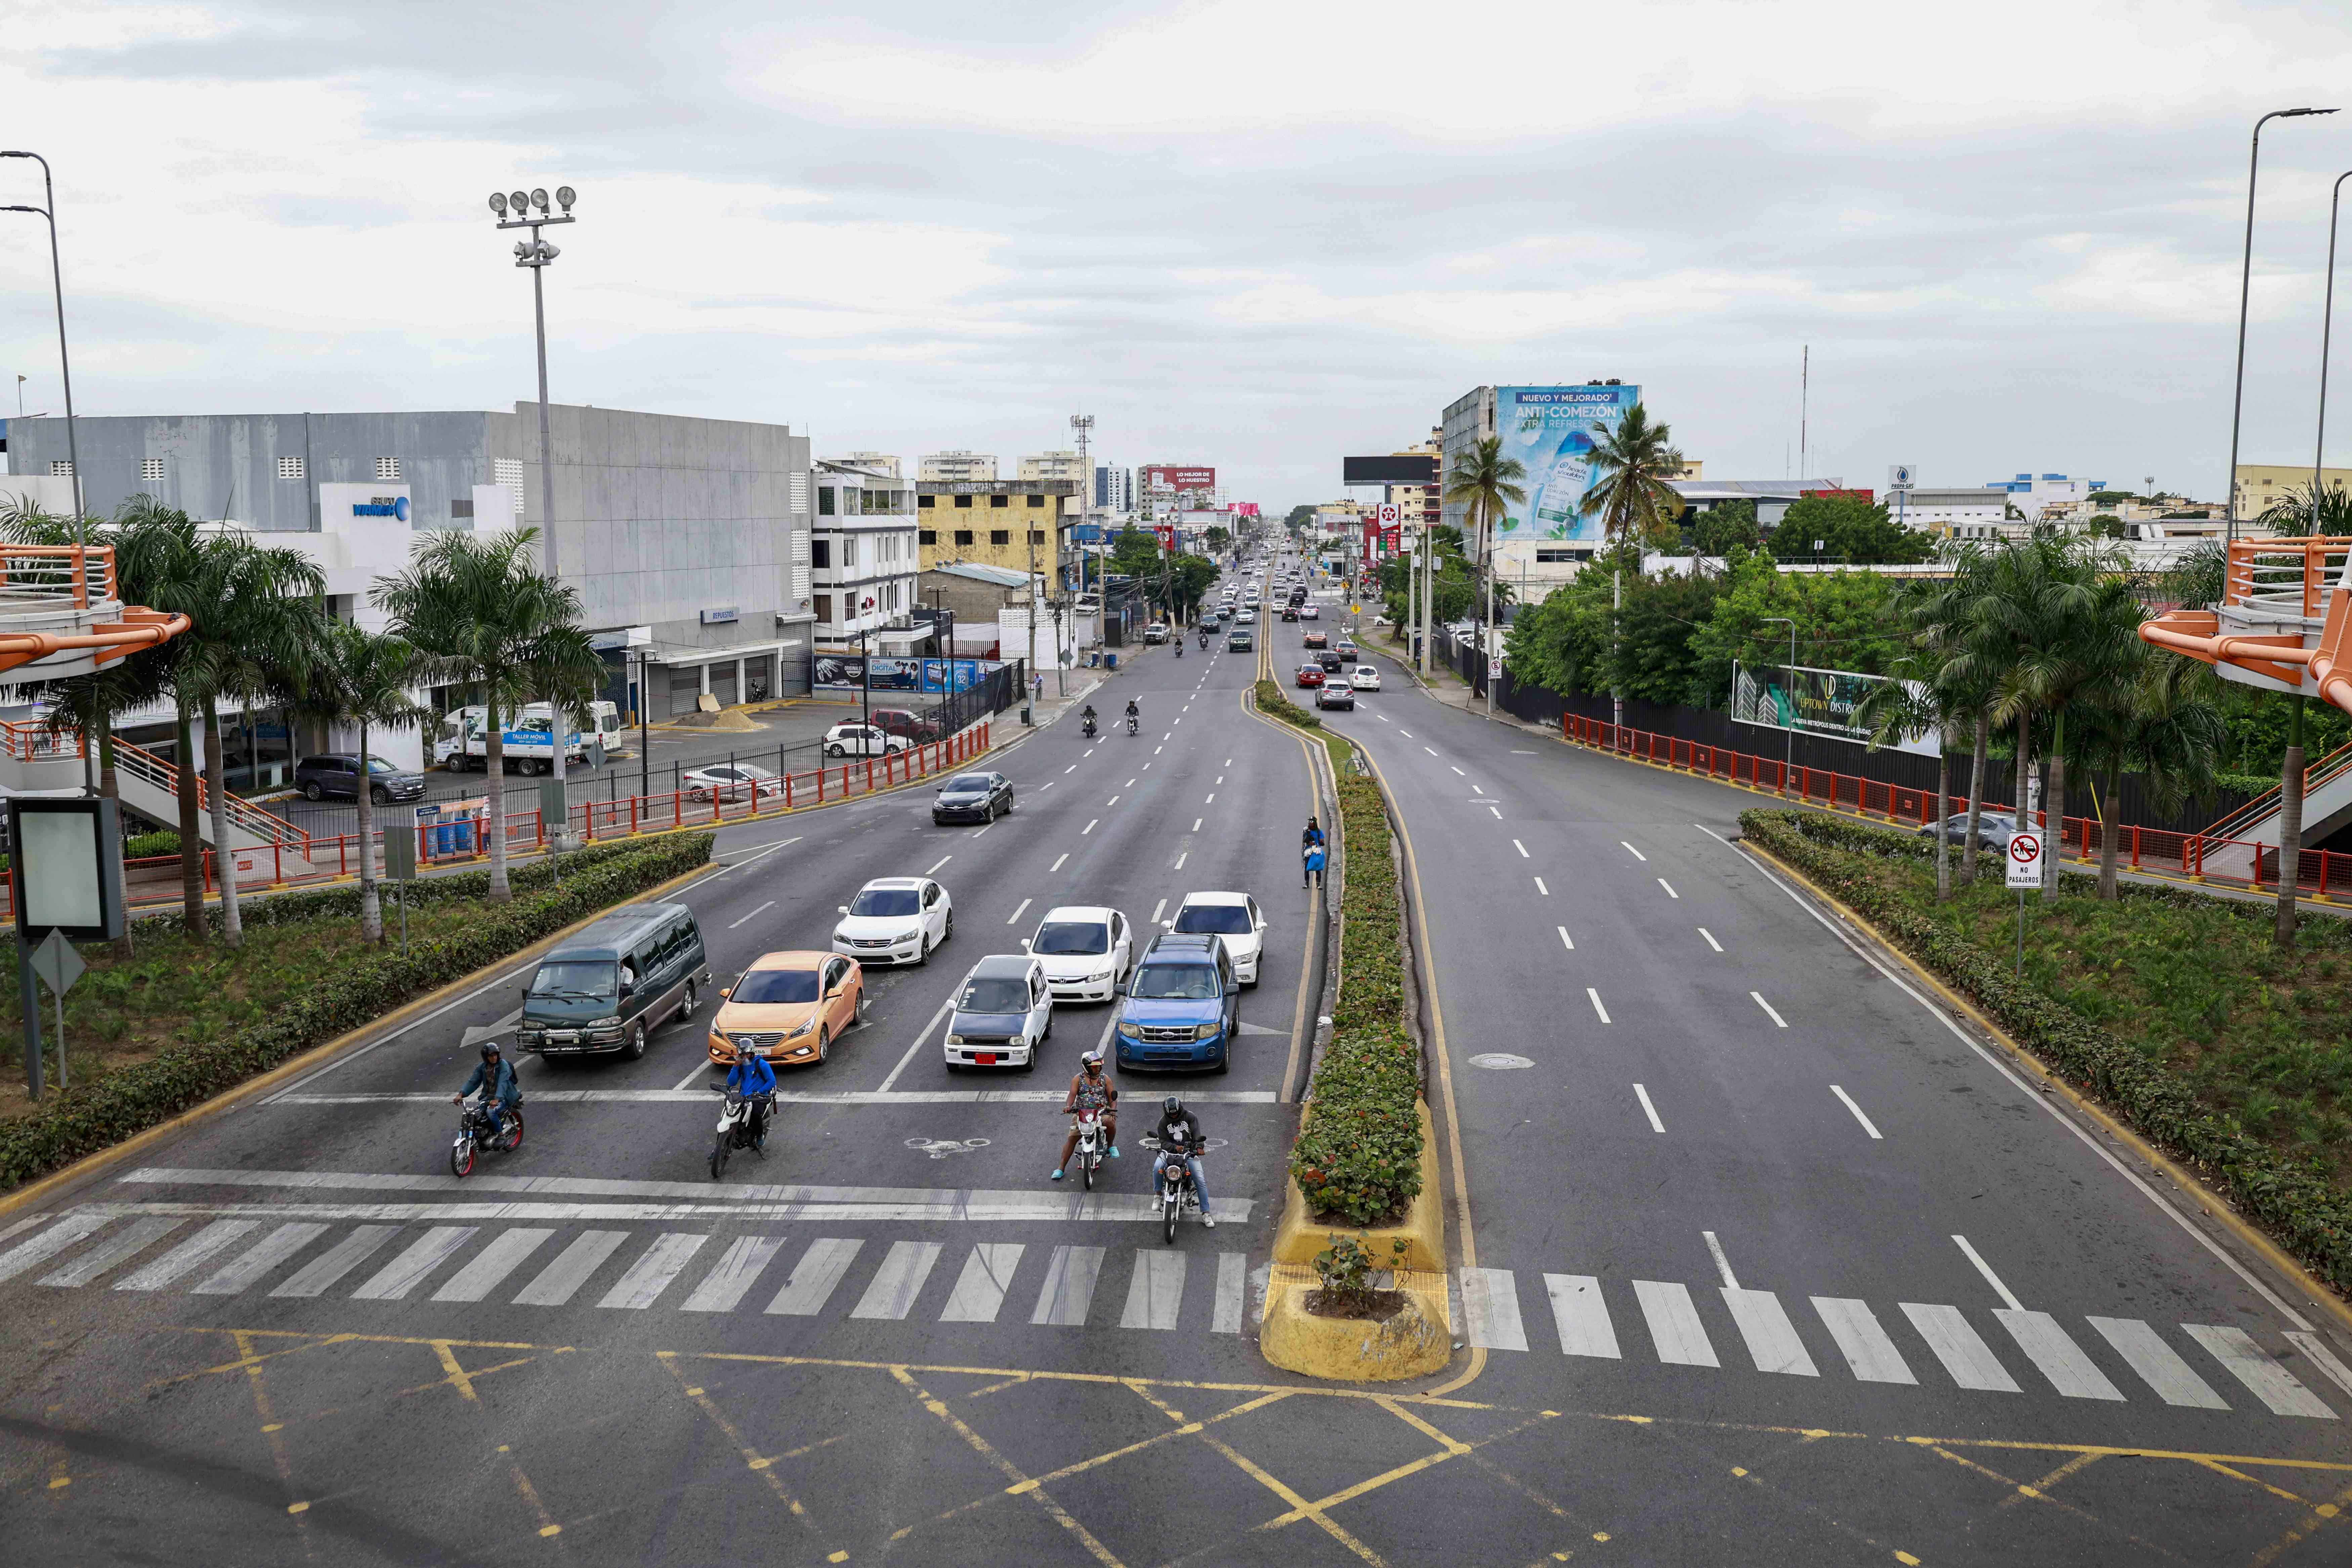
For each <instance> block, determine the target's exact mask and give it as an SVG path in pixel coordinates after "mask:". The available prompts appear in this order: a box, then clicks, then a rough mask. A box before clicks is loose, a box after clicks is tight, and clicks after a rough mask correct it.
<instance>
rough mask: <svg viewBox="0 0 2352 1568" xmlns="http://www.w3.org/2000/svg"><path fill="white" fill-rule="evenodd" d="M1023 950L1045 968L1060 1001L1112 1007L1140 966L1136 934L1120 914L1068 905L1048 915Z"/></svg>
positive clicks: (1099, 907)
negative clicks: (1133, 967)
mask: <svg viewBox="0 0 2352 1568" xmlns="http://www.w3.org/2000/svg"><path fill="white" fill-rule="evenodd" d="M1021 945H1022V946H1023V947H1025V948H1027V949H1028V950H1029V952H1030V955H1031V956H1032V957H1034V958H1035V959H1036V960H1037V961H1038V962H1039V963H1042V964H1044V965H1045V979H1046V981H1047V983H1048V984H1051V985H1052V986H1053V988H1054V995H1055V998H1056V999H1057V1000H1060V1001H1064V1002H1109V1001H1114V1000H1116V999H1117V998H1118V986H1119V982H1120V981H1122V980H1124V979H1126V978H1127V971H1128V967H1129V964H1131V963H1133V962H1134V959H1135V930H1134V928H1133V927H1132V926H1130V925H1129V923H1128V920H1127V917H1126V916H1125V915H1123V914H1121V913H1119V912H1118V910H1114V909H1108V908H1106V907H1103V906H1101V905H1096V904H1065V905H1062V906H1059V907H1057V908H1055V909H1051V910H1046V911H1045V919H1044V920H1042V921H1038V922H1037V934H1036V935H1034V936H1033V937H1031V938H1029V939H1028V940H1027V941H1026V942H1023V943H1022V944H1021Z"/></svg>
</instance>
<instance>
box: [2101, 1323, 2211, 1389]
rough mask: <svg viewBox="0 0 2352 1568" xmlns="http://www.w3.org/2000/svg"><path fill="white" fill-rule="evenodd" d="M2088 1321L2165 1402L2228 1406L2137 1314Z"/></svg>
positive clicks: (2178, 1353) (2141, 1379)
mask: <svg viewBox="0 0 2352 1568" xmlns="http://www.w3.org/2000/svg"><path fill="white" fill-rule="evenodd" d="M2089 1321H2090V1324H2091V1327H2092V1328H2093V1329H2095V1330H2096V1331H2098V1335H2099V1337H2100V1338H2101V1339H2103V1340H2105V1341H2106V1342H2107V1343H2108V1344H2110V1345H2112V1346H2114V1347H2115V1352H2116V1354H2117V1355H2119V1356H2121V1357H2123V1358H2124V1360H2125V1361H2126V1363H2129V1364H2130V1366H2131V1369H2132V1370H2133V1371H2134V1372H2136V1373H2139V1375H2140V1381H2142V1382H2143V1383H2145V1384H2147V1385H2148V1386H2149V1387H2150V1388H2152V1389H2154V1390H2156V1396H2157V1397H2158V1399H2161V1400H2163V1401H2164V1402H2165V1403H2166V1404H2167V1405H2189V1406H2190V1407H2192V1408H2195V1409H2199V1410H2227V1409H2228V1408H2230V1403H2229V1401H2228V1400H2225V1399H2223V1398H2222V1397H2221V1395H2220V1394H2216V1393H2214V1392H2213V1385H2212V1384H2210V1383H2207V1382H2206V1381H2205V1380H2204V1379H2203V1378H2201V1377H2200V1376H2198V1375H2197V1373H2196V1371H2195V1370H2194V1369H2193V1368H2191V1367H2190V1366H2189V1363H2187V1362H2185V1361H2183V1360H2182V1359H2181V1358H2180V1352H2178V1351H2176V1350H2174V1349H2173V1348H2172V1347H2171V1346H2170V1345H2168V1344H2166V1343H2165V1342H2164V1336H2163V1335H2161V1334H2159V1333H2158V1332H2157V1331H2155V1330H2154V1329H2151V1328H2149V1327H2148V1326H2147V1324H2146V1323H2143V1322H2141V1321H2139V1320H2138V1319H2137V1318H2093V1319H2091V1320H2089Z"/></svg>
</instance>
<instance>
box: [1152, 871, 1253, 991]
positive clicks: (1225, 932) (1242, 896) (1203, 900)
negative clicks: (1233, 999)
mask: <svg viewBox="0 0 2352 1568" xmlns="http://www.w3.org/2000/svg"><path fill="white" fill-rule="evenodd" d="M1172 929H1174V930H1175V931H1180V932H1181V933H1183V934H1185V935H1188V936H1192V935H1199V934H1201V933H1202V932H1213V933H1215V934H1216V935H1217V936H1218V937H1220V938H1222V939H1223V941H1224V944H1225V951H1226V952H1229V953H1231V954H1232V955H1233V960H1234V979H1236V980H1238V981H1240V982H1241V983H1242V984H1244V985H1255V984H1257V970H1258V960H1259V959H1260V958H1261V957H1263V956H1264V954H1265V910H1261V909H1259V908H1258V907H1257V900H1255V899H1253V898H1251V897H1250V896H1249V895H1248V894H1247V893H1187V894H1185V895H1184V902H1183V904H1182V906H1181V908H1179V909H1178V910H1177V911H1176V923H1175V925H1174V927H1173V928H1172Z"/></svg>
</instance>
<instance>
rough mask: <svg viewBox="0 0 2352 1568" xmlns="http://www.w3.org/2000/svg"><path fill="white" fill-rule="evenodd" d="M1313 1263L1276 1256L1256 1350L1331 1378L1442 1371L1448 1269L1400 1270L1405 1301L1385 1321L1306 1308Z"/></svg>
mask: <svg viewBox="0 0 2352 1568" xmlns="http://www.w3.org/2000/svg"><path fill="white" fill-rule="evenodd" d="M1315 1289H1318V1283H1317V1280H1316V1278H1315V1270H1314V1269H1313V1268H1310V1267H1307V1266H1304V1265H1301V1264H1296V1263H1276V1265H1275V1266H1274V1268H1273V1272H1272V1274H1271V1276H1270V1277H1269V1278H1268V1279H1267V1281H1266V1291H1265V1322H1264V1323H1262V1324H1261V1325H1260V1326H1259V1329H1258V1352H1259V1353H1260V1354H1262V1355H1264V1356H1265V1359H1266V1360H1267V1361H1269V1362H1271V1363H1274V1364H1275V1365H1276V1366H1278V1367H1280V1368H1282V1370H1283V1371H1285V1372H1295V1373H1298V1374H1300V1375H1301V1376H1303V1377H1319V1378H1325V1379H1328V1380H1329V1381H1331V1382H1334V1383H1399V1382H1402V1381H1404V1380H1405V1379H1408V1378H1416V1377H1430V1376H1433V1375H1434V1374H1435V1373H1441V1372H1444V1370H1445V1368H1446V1364H1447V1363H1449V1362H1451V1361H1452V1360H1453V1359H1454V1336H1453V1332H1452V1331H1451V1330H1450V1329H1449V1328H1448V1326H1447V1324H1446V1309H1445V1276H1444V1274H1442V1273H1436V1274H1429V1273H1420V1272H1405V1273H1400V1274H1399V1275H1397V1277H1396V1280H1395V1289H1396V1290H1397V1291H1398V1293H1399V1294H1401V1295H1402V1297H1403V1298H1404V1305H1403V1307H1402V1310H1399V1311H1398V1312H1397V1313H1396V1315H1395V1316H1394V1317H1391V1318H1390V1319H1388V1320H1386V1321H1375V1320H1373V1319H1370V1318H1327V1317H1321V1316H1318V1314H1316V1313H1313V1312H1310V1311H1308V1310H1307V1294H1308V1293H1309V1292H1310V1291H1313V1290H1315Z"/></svg>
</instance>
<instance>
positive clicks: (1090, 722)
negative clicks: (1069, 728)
mask: <svg viewBox="0 0 2352 1568" xmlns="http://www.w3.org/2000/svg"><path fill="white" fill-rule="evenodd" d="M1078 717H1079V718H1081V719H1083V720H1085V721H1086V730H1087V734H1089V735H1091V734H1093V733H1094V732H1095V705H1094V704H1093V703H1091V702H1089V703H1087V706H1086V710H1085V711H1083V712H1081V713H1080V714H1079V715H1078Z"/></svg>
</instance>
